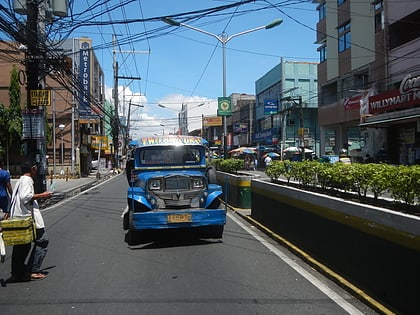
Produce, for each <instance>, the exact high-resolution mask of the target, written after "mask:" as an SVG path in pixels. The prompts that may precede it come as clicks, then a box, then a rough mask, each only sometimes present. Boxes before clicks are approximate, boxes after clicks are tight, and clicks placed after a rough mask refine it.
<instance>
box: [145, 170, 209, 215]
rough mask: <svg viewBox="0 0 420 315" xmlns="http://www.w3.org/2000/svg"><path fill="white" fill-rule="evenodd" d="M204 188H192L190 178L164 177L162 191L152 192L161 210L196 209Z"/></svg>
mask: <svg viewBox="0 0 420 315" xmlns="http://www.w3.org/2000/svg"><path fill="white" fill-rule="evenodd" d="M205 189H206V188H205V187H204V188H201V189H197V188H195V189H194V188H193V187H192V178H191V177H190V176H168V177H164V181H163V189H162V190H160V191H154V192H153V193H154V195H155V196H156V197H157V198H158V199H159V202H158V205H159V208H161V209H181V208H185V209H186V208H198V207H199V199H200V197H201V196H202V194H203V192H204V190H205Z"/></svg>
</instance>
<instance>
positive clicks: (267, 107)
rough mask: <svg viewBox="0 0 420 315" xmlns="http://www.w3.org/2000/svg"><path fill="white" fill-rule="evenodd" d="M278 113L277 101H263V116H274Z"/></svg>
mask: <svg viewBox="0 0 420 315" xmlns="http://www.w3.org/2000/svg"><path fill="white" fill-rule="evenodd" d="M278 112H279V102H278V100H264V115H275V114H277V113H278Z"/></svg>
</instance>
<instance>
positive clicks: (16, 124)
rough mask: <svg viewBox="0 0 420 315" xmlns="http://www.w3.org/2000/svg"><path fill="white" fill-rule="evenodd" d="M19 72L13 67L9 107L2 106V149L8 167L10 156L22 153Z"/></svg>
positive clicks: (0, 109)
mask: <svg viewBox="0 0 420 315" xmlns="http://www.w3.org/2000/svg"><path fill="white" fill-rule="evenodd" d="M18 76H19V70H18V68H17V67H16V66H13V68H12V71H11V72H10V86H9V107H8V108H5V106H4V105H0V113H1V115H0V116H1V118H0V121H1V125H2V126H4V128H2V130H1V147H2V149H3V151H4V153H5V154H6V157H7V165H8V162H9V161H8V160H9V156H10V154H20V153H21V143H22V113H21V111H22V110H21V107H20V100H21V94H20V86H19V77H18Z"/></svg>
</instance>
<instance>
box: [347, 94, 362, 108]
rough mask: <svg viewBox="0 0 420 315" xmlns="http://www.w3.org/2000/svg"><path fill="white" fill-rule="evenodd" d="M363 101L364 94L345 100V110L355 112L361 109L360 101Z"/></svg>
mask: <svg viewBox="0 0 420 315" xmlns="http://www.w3.org/2000/svg"><path fill="white" fill-rule="evenodd" d="M361 99H362V94H360V95H357V96H353V97H350V98H345V99H344V104H343V105H344V110H353V109H359V108H360V101H361Z"/></svg>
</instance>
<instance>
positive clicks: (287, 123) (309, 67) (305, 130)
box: [253, 60, 319, 152]
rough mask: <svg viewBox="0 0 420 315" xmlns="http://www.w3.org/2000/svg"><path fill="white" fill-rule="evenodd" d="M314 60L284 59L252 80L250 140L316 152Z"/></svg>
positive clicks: (315, 74)
mask: <svg viewBox="0 0 420 315" xmlns="http://www.w3.org/2000/svg"><path fill="white" fill-rule="evenodd" d="M317 88H318V85H317V63H314V62H296V61H283V60H281V62H280V63H279V64H278V65H277V66H275V67H274V68H272V69H271V70H270V71H268V72H267V73H266V74H265V75H263V76H262V77H261V78H259V79H258V80H257V81H256V82H255V93H256V106H255V116H254V117H255V126H254V130H255V131H254V133H253V135H254V138H253V142H254V143H256V144H258V145H260V146H265V145H273V144H274V145H279V146H280V147H281V148H282V149H283V148H286V147H287V146H296V147H305V148H310V149H312V150H313V151H314V152H318V149H317V148H318V145H317V139H318V134H319V130H318V124H317V107H318V99H317V95H318V91H317Z"/></svg>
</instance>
